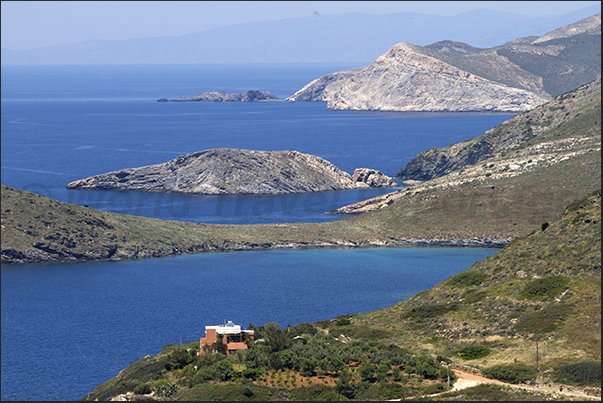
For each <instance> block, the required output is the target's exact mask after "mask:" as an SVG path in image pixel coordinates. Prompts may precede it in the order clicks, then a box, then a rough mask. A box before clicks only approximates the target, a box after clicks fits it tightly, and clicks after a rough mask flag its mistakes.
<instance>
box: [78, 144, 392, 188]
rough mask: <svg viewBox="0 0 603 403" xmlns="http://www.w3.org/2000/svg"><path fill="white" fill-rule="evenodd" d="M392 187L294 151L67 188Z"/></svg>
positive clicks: (225, 153)
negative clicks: (352, 174)
mask: <svg viewBox="0 0 603 403" xmlns="http://www.w3.org/2000/svg"><path fill="white" fill-rule="evenodd" d="M382 186H396V183H395V182H394V181H393V179H392V178H390V177H388V176H386V175H383V173H381V172H380V171H377V170H371V169H367V168H362V169H359V170H356V172H355V175H354V177H352V176H351V175H350V174H348V173H346V172H344V171H342V170H340V169H339V168H337V167H336V166H335V165H333V164H332V163H330V162H329V161H326V160H324V159H322V158H319V157H316V156H313V155H309V154H303V153H300V152H297V151H292V150H289V151H257V150H242V149H228V148H217V149H210V150H204V151H198V152H195V153H191V154H186V155H181V156H179V157H177V158H174V159H173V160H170V161H168V162H165V163H160V164H155V165H149V166H144V167H139V168H128V169H123V170H120V171H114V172H109V173H106V174H102V175H96V176H91V177H89V178H86V179H81V180H77V181H74V182H71V183H69V184H68V185H67V189H102V190H142V191H151V192H172V193H188V194H207V195H227V194H231V195H232V194H239V195H240V194H257V195H261V194H286V193H305V192H323V191H329V190H346V189H355V188H359V187H382Z"/></svg>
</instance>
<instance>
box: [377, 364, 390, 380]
mask: <svg viewBox="0 0 603 403" xmlns="http://www.w3.org/2000/svg"><path fill="white" fill-rule="evenodd" d="M389 368H390V366H389V365H388V364H386V363H382V364H380V365H379V366H378V367H377V380H378V381H382V380H383V379H385V377H386V376H387V373H388V372H389Z"/></svg>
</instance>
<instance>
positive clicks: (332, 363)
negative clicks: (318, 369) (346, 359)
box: [327, 357, 344, 373]
mask: <svg viewBox="0 0 603 403" xmlns="http://www.w3.org/2000/svg"><path fill="white" fill-rule="evenodd" d="M343 368H344V365H343V360H342V359H341V358H339V357H333V358H331V359H330V360H329V365H327V370H328V371H329V372H333V373H337V372H339V371H341V370H342V369H343Z"/></svg>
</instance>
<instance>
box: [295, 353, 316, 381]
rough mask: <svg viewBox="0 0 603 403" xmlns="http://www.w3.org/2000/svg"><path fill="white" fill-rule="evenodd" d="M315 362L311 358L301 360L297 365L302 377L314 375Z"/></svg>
mask: <svg viewBox="0 0 603 403" xmlns="http://www.w3.org/2000/svg"><path fill="white" fill-rule="evenodd" d="M315 367H316V362H315V361H314V360H313V359H312V358H305V357H304V358H302V359H301V360H300V363H299V368H300V372H301V375H302V376H312V375H314V368H315Z"/></svg>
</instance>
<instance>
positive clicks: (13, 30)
mask: <svg viewBox="0 0 603 403" xmlns="http://www.w3.org/2000/svg"><path fill="white" fill-rule="evenodd" d="M1 4H2V10H1V11H2V13H1V17H2V25H1V29H2V33H1V36H0V38H1V40H2V47H3V48H4V47H6V48H9V49H14V50H27V49H34V48H38V47H43V46H50V45H58V44H64V43H72V42H84V41H87V40H92V39H116V40H120V39H133V38H144V37H151V36H181V35H186V34H191V33H196V32H201V31H205V30H207V29H211V28H217V27H224V26H229V25H235V24H240V23H245V22H257V21H272V20H282V19H285V18H293V17H306V16H310V15H315V16H317V17H318V18H319V17H320V15H328V14H343V13H348V12H362V13H366V14H392V13H400V12H415V13H423V14H435V15H443V16H450V15H455V14H458V13H462V12H464V11H468V10H474V9H480V8H481V9H490V10H499V11H506V12H510V13H516V14H523V15H554V14H557V15H558V14H565V13H568V12H570V11H574V10H578V9H581V8H584V7H588V6H591V5H596V4H601V3H600V2H599V1H2V3H1Z"/></svg>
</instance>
